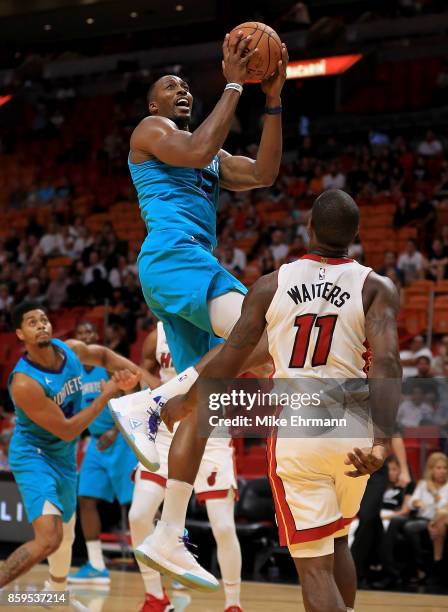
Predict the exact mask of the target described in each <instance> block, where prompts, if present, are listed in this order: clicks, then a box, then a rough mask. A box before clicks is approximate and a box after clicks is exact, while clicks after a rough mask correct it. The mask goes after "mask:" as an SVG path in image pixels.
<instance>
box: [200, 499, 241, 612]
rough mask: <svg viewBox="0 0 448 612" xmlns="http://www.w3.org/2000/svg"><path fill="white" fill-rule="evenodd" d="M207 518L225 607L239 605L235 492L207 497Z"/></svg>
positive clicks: (239, 588) (238, 544) (238, 553)
mask: <svg viewBox="0 0 448 612" xmlns="http://www.w3.org/2000/svg"><path fill="white" fill-rule="evenodd" d="M205 504H206V507H207V514H208V519H209V521H210V525H211V528H212V532H213V536H214V538H215V540H216V548H217V555H218V563H219V567H220V569H221V577H222V582H223V586H224V594H225V607H226V609H227V608H230V607H232V606H234V607H240V591H241V564H242V561H241V547H240V543H239V540H238V537H237V535H236V527H235V516H234V513H235V493H234V490H233V489H230V490H229V491H228V494H227V496H226V497H225V498H221V499H208V500H207V501H206V502H205Z"/></svg>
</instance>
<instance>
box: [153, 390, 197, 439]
mask: <svg viewBox="0 0 448 612" xmlns="http://www.w3.org/2000/svg"><path fill="white" fill-rule="evenodd" d="M190 412H191V409H190V408H189V407H188V405H187V404H186V402H185V396H184V395H176V397H172V398H171V399H170V400H168V401H167V403H166V404H165V406H164V407H163V408H162V410H161V411H160V417H161V419H162V421H163V422H164V423H165V425H166V426H167V428H168V430H169V431H171V432H173V428H174V425H175V424H176V423H177V421H182V419H185V417H187V416H188V415H189V414H190Z"/></svg>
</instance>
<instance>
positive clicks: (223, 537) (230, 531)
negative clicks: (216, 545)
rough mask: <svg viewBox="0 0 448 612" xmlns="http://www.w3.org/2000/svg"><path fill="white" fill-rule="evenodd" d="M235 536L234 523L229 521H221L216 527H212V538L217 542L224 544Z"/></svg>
mask: <svg viewBox="0 0 448 612" xmlns="http://www.w3.org/2000/svg"><path fill="white" fill-rule="evenodd" d="M235 535H236V529H235V523H233V522H231V521H228V522H223V521H221V522H219V523H218V524H217V525H213V536H214V538H215V540H216V541H217V542H225V541H227V540H230V539H232V538H234V537H235Z"/></svg>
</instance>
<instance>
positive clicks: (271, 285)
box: [160, 271, 278, 431]
mask: <svg viewBox="0 0 448 612" xmlns="http://www.w3.org/2000/svg"><path fill="white" fill-rule="evenodd" d="M277 277H278V272H277V271H276V272H272V273H271V274H268V275H266V276H262V277H261V278H260V279H258V281H257V282H256V283H255V284H254V285H253V286H252V287H251V289H250V290H249V292H248V294H247V295H246V297H245V298H244V302H243V306H242V311H241V316H240V318H239V320H238V321H237V323H236V324H235V327H234V328H233V330H232V333H231V334H230V336H229V338H228V339H227V341H226V342H225V344H224V345H223V348H222V349H221V350H220V351H219V353H217V355H216V356H215V357H213V359H211V360H210V361H209V362H208V363H207V365H206V366H205V367H204V369H203V370H202V372H201V374H200V376H199V378H198V380H197V381H196V383H195V384H194V385H193V386H192V387H191V389H190V391H189V392H188V393H187V394H186V395H178V396H176V397H173V398H172V399H170V400H169V401H168V402H167V403H166V404H165V406H164V407H163V408H162V411H161V413H160V415H161V417H162V420H163V421H164V423H165V425H166V426H167V427H168V429H169V430H170V431H172V428H173V426H174V423H175V422H176V421H179V420H181V419H183V418H185V417H186V416H187V415H188V414H190V413H191V412H192V411H193V410H194V408H195V407H196V405H197V386H198V383H200V381H201V380H204V379H207V378H216V379H229V378H236V377H237V376H238V375H239V374H240V372H241V371H242V369H243V366H244V364H245V363H246V362H247V359H248V358H249V356H250V355H251V353H252V352H253V350H254V348H255V347H256V346H257V344H258V343H259V341H260V338H261V336H262V335H263V333H264V331H265V329H266V312H267V310H268V308H269V305H270V303H271V301H272V298H273V296H274V294H275V292H276V290H277V283H278V281H277Z"/></svg>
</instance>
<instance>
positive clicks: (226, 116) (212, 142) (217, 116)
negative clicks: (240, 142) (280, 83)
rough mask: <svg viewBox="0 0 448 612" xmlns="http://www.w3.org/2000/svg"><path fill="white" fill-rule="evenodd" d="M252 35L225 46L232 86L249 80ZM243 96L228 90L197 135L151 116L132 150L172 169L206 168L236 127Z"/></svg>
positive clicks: (225, 63) (226, 71)
mask: <svg viewBox="0 0 448 612" xmlns="http://www.w3.org/2000/svg"><path fill="white" fill-rule="evenodd" d="M250 39H251V36H247V37H246V38H243V37H242V34H241V35H239V36H237V37H235V42H234V43H233V44H230V42H229V40H230V38H229V35H227V36H226V38H225V39H224V44H223V55H224V60H223V72H224V77H225V78H226V80H227V82H228V83H238V84H240V85H242V84H243V83H244V82H245V81H246V79H247V77H248V74H247V64H248V62H249V60H250V58H251V57H252V56H253V55H254V53H257V52H258V50H257V49H254V50H252V51H249V52H248V53H246V49H247V46H248V44H249V42H250ZM239 98H240V94H239V92H238V91H236V90H235V89H226V90H224V92H223V94H222V96H221V98H220V100H219V102H218V103H217V105H216V106H215V108H214V109H213V111H212V112H211V113H210V115H209V116H208V117H207V118H206V119H205V121H203V122H202V123H201V125H200V126H199V127H198V128H197V129H196V130H195V131H194V132H191V133H190V132H187V131H185V130H179V129H178V128H177V126H176V125H175V123H174V122H173V121H171V120H170V119H167V118H165V117H158V116H151V117H147V118H146V119H144V120H143V121H142V122H141V123H140V124H139V125H138V126H137V128H136V129H135V130H134V133H133V134H132V137H131V151H138V152H140V153H144V154H147V155H149V156H153V157H156V158H157V159H159V160H160V161H162V162H165V163H166V164H170V165H172V166H186V167H191V168H204V167H205V166H208V164H210V163H211V162H212V160H213V158H214V156H215V155H217V153H218V152H219V150H220V149H221V147H222V145H223V144H224V141H225V140H226V138H227V136H228V134H229V130H230V126H231V125H232V121H233V117H234V114H235V109H236V107H237V104H238V101H239Z"/></svg>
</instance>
